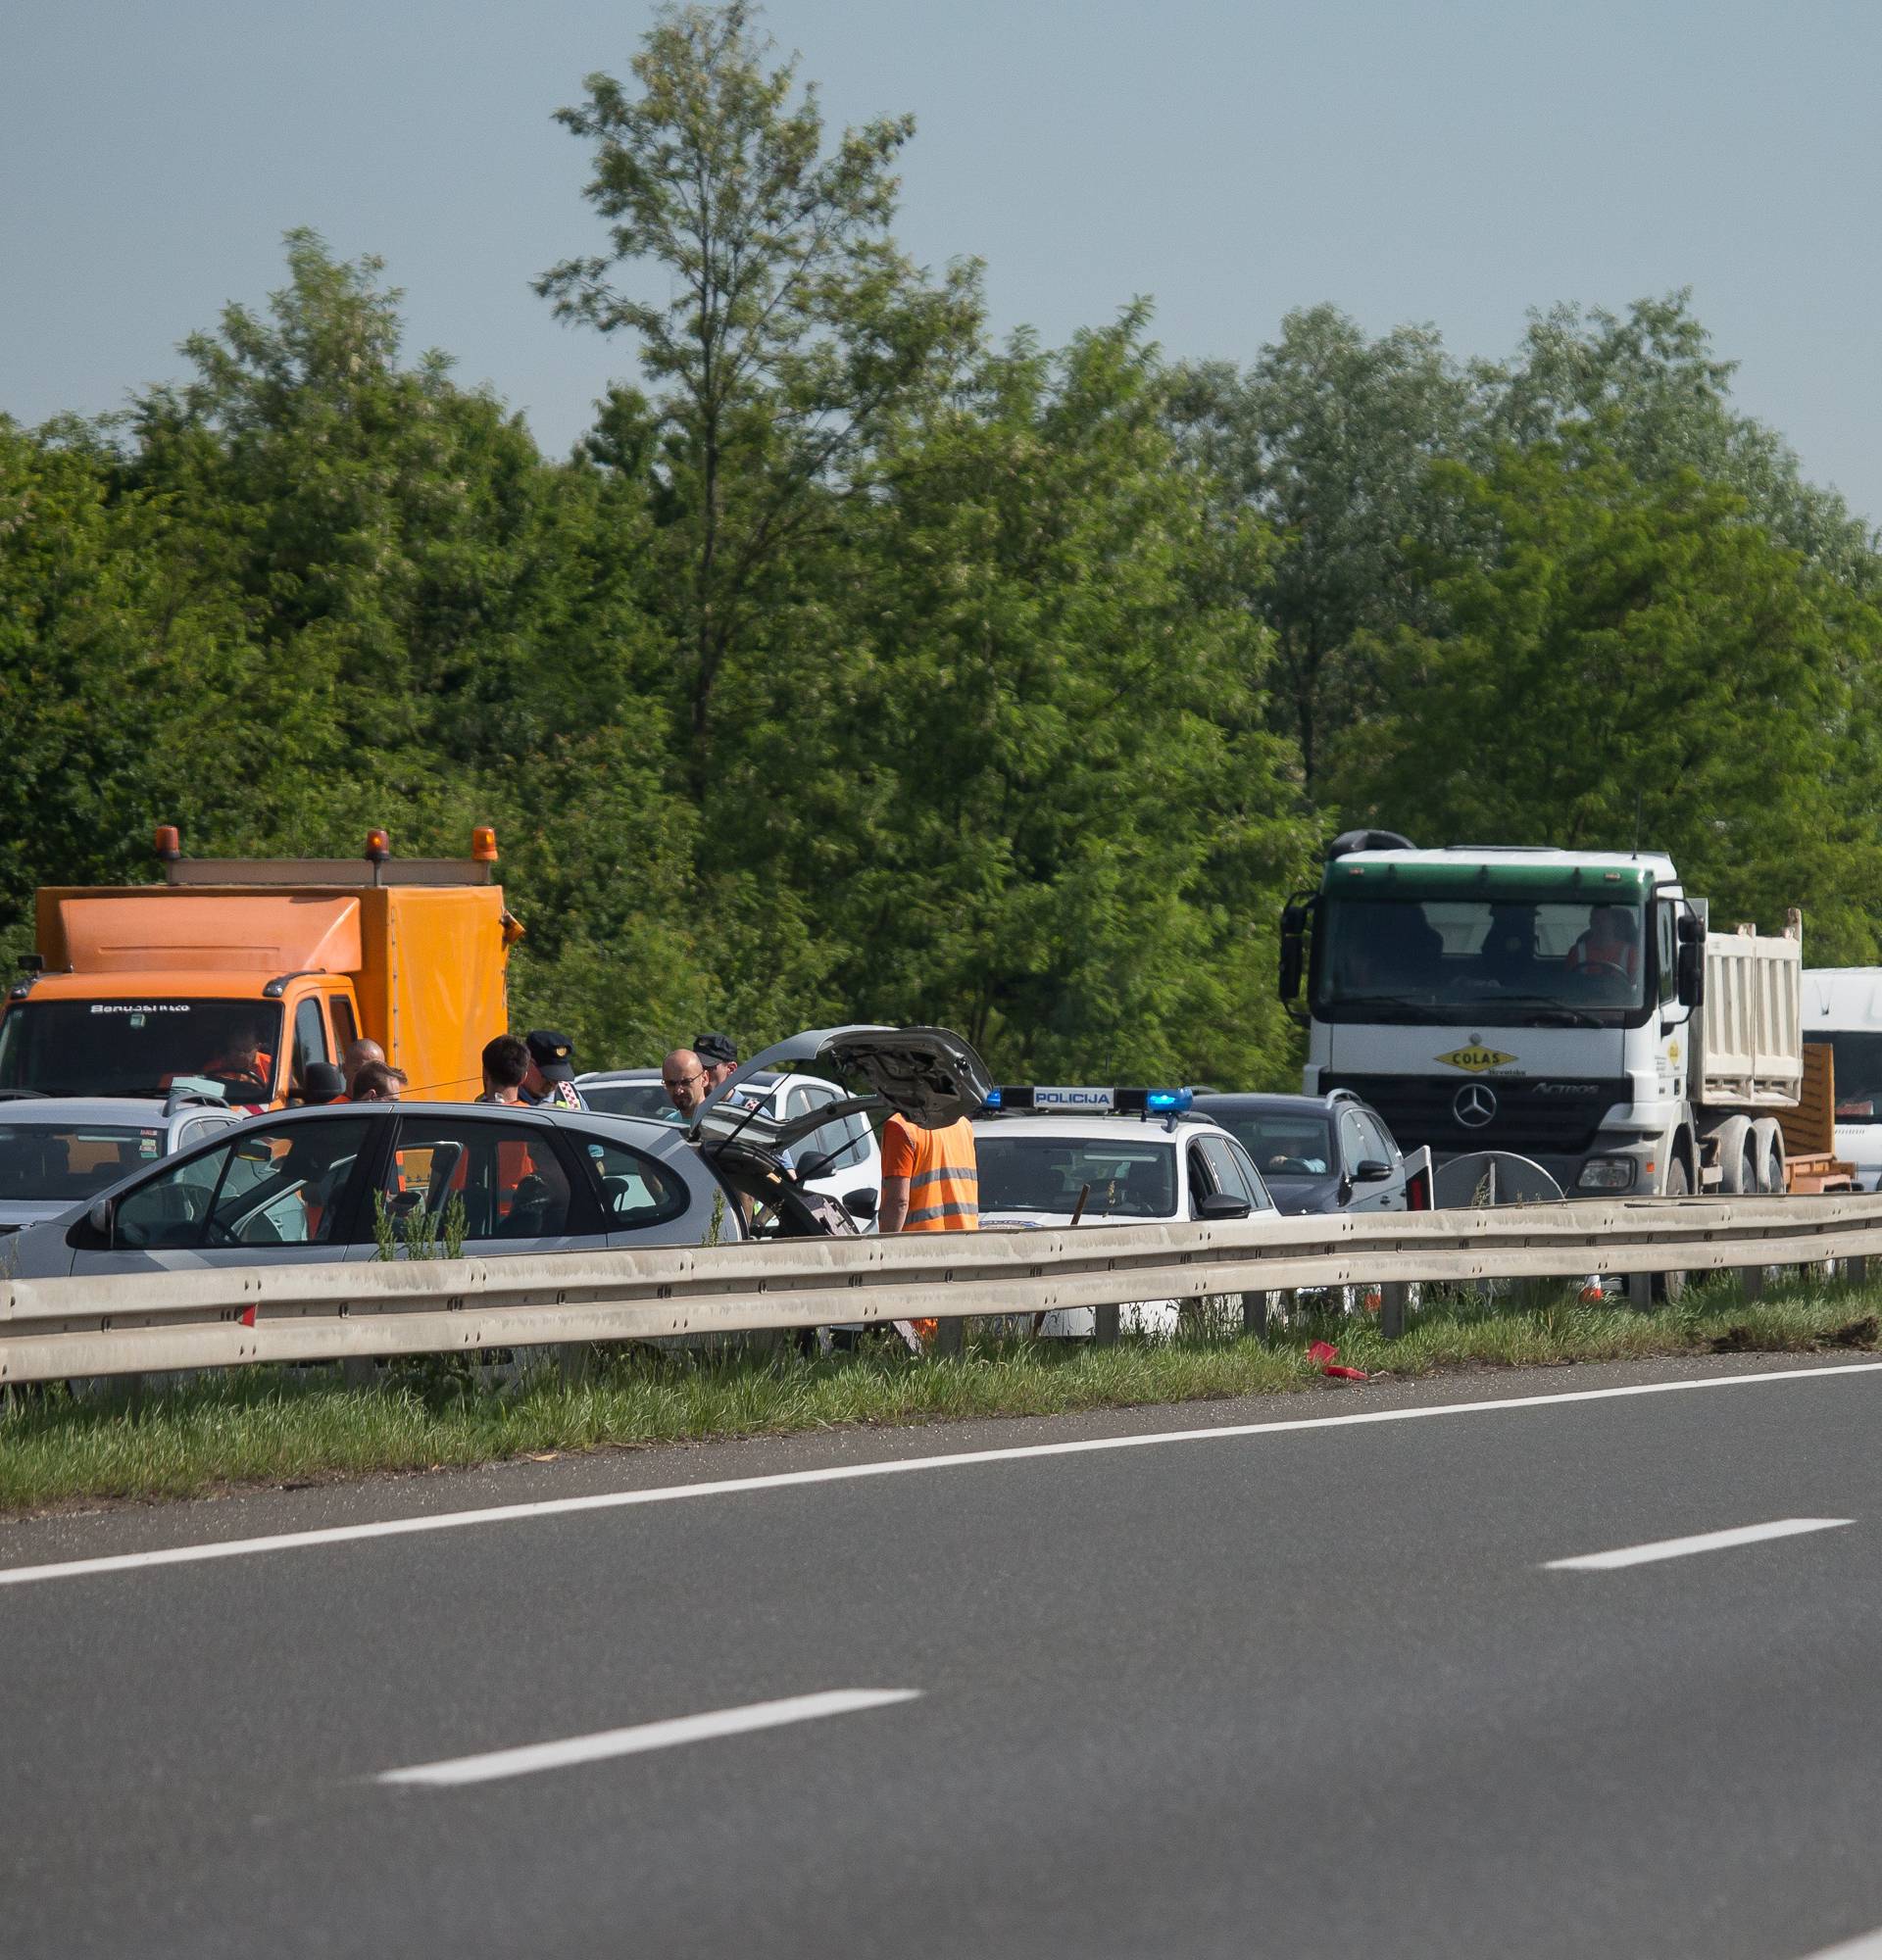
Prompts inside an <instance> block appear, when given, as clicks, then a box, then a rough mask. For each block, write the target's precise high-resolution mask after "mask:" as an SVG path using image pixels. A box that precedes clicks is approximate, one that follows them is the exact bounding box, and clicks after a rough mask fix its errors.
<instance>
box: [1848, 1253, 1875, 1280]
mask: <svg viewBox="0 0 1882 1960" xmlns="http://www.w3.org/2000/svg"><path fill="white" fill-rule="evenodd" d="M1843 1277H1844V1279H1845V1280H1846V1281H1847V1282H1848V1283H1849V1284H1850V1285H1851V1286H1856V1287H1859V1286H1867V1285H1868V1283H1869V1255H1868V1254H1867V1253H1866V1252H1852V1253H1851V1254H1850V1256H1849V1257H1848V1258H1847V1259H1845V1260H1844V1261H1843Z"/></svg>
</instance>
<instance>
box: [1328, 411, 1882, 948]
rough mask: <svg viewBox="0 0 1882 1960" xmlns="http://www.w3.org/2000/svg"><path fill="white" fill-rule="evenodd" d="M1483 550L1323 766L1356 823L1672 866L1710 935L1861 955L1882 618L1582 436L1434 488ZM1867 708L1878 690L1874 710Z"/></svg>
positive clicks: (1871, 939) (1749, 528) (1872, 880)
mask: <svg viewBox="0 0 1882 1960" xmlns="http://www.w3.org/2000/svg"><path fill="white" fill-rule="evenodd" d="M1436 473H1437V474H1438V476H1439V477H1440V479H1441V487H1442V488H1444V489H1445V491H1446V492H1447V494H1449V495H1451V496H1453V497H1455V499H1456V500H1457V503H1458V506H1459V509H1460V511H1461V513H1462V514H1463V515H1464V517H1465V520H1466V521H1467V522H1469V523H1471V524H1473V525H1474V526H1475V527H1476V528H1477V529H1478V531H1479V534H1480V543H1479V547H1478V549H1477V550H1476V551H1475V552H1474V553H1472V554H1471V555H1470V556H1469V557H1468V558H1465V559H1462V560H1460V561H1457V562H1454V563H1453V564H1450V565H1449V566H1441V565H1434V566H1433V567H1432V576H1433V578H1434V581H1435V585H1436V590H1437V592H1438V595H1439V597H1440V598H1441V600H1442V601H1443V603H1444V606H1445V608H1446V611H1447V613H1448V617H1449V622H1450V623H1449V626H1448V628H1447V630H1446V631H1445V633H1443V634H1442V635H1431V634H1421V633H1417V632H1414V631H1412V630H1410V629H1402V630H1401V631H1400V632H1399V634H1398V635H1396V637H1395V639H1394V641H1393V643H1392V645H1391V648H1390V652H1389V655H1388V665H1387V671H1386V681H1387V685H1388V688H1389V694H1390V700H1391V703H1392V706H1391V708H1390V710H1389V711H1387V712H1386V713H1384V714H1382V715H1380V716H1379V717H1377V718H1376V719H1375V720H1373V721H1372V722H1370V723H1369V724H1368V725H1366V726H1364V727H1362V728H1358V729H1355V730H1354V731H1352V733H1351V734H1350V736H1349V737H1348V739H1347V740H1346V742H1345V743H1344V744H1343V746H1342V750H1341V753H1340V756H1339V758H1338V761H1337V765H1336V767H1335V769H1334V771H1333V781H1332V783H1331V785H1330V788H1331V790H1332V792H1333V794H1335V795H1336V796H1338V797H1339V798H1340V800H1341V802H1342V805H1343V807H1344V808H1345V809H1347V810H1349V811H1350V812H1351V813H1352V814H1353V815H1354V816H1356V817H1360V818H1364V819H1367V820H1371V821H1377V822H1382V823H1386V824H1390V825H1391V826H1393V827H1394V828H1399V829H1405V830H1409V831H1410V832H1411V833H1412V834H1413V835H1414V836H1419V837H1421V838H1431V839H1448V838H1473V839H1477V840H1488V841H1506V842H1509V841H1513V842H1521V843H1537V844H1557V845H1561V846H1563V847H1566V848H1571V849H1572V848H1579V849H1584V850H1622V851H1624V850H1627V849H1629V848H1630V846H1631V844H1632V842H1633V839H1634V835H1635V821H1636V810H1637V809H1638V811H1639V813H1640V819H1641V827H1640V841H1641V842H1642V844H1644V845H1646V846H1649V847H1652V848H1655V849H1659V850H1665V851H1669V852H1670V853H1671V854H1672V855H1673V857H1674V858H1675V860H1676V861H1677V862H1678V863H1679V865H1680V868H1681V870H1682V872H1683V873H1684V875H1685V877H1686V879H1687V881H1688V885H1689V889H1691V890H1693V891H1695V892H1700V893H1705V894H1708V895H1709V896H1710V897H1711V898H1712V899H1713V900H1714V901H1715V902H1716V905H1717V908H1718V913H1719V915H1721V916H1723V917H1724V918H1727V919H1731V918H1753V919H1758V920H1760V921H1761V922H1762V923H1763V924H1764V925H1765V926H1766V927H1771V926H1774V925H1775V924H1777V923H1780V922H1781V920H1782V918H1783V914H1784V911H1785V908H1786V907H1789V906H1792V905H1802V906H1803V907H1805V910H1806V912H1807V914H1808V917H1809V919H1810V928H1811V944H1812V947H1813V949H1814V952H1813V957H1815V958H1819V959H1823V960H1826V961H1830V962H1834V961H1837V960H1852V959H1859V958H1864V957H1868V956H1872V955H1873V953H1874V951H1875V948H1876V944H1877V933H1876V918H1875V908H1874V907H1873V905H1872V903H1871V902H1870V900H1869V898H1868V896H1867V895H1868V894H1869V893H1871V892H1872V891H1873V890H1874V889H1875V887H1876V877H1877V873H1878V870H1882V861H1879V860H1878V846H1877V840H1876V837H1875V829H1874V820H1873V816H1872V810H1873V809H1874V804H1875V783H1876V773H1875V753H1874V752H1875V734H1874V731H1875V727H1876V723H1875V718H1874V709H1873V702H1872V698H1865V695H1864V694H1863V693H1862V692H1861V691H1858V689H1857V687H1855V686H1854V685H1853V684H1852V680H1851V673H1852V670H1853V667H1854V668H1860V669H1865V670H1867V671H1869V672H1873V671H1874V670H1875V665H1876V662H1877V657H1878V654H1882V618H1878V617H1877V615H1876V614H1875V613H1873V612H1872V611H1871V610H1870V609H1868V608H1867V607H1866V606H1864V605H1863V604H1862V603H1861V602H1860V601H1859V600H1857V599H1856V598H1855V597H1854V596H1853V595H1852V594H1850V592H1849V591H1848V590H1847V588H1845V587H1843V586H1841V585H1840V584H1838V582H1837V581H1835V580H1833V579H1831V578H1829V577H1827V576H1826V575H1824V574H1823V573H1822V572H1820V571H1819V570H1817V569H1815V568H1813V567H1811V566H1810V565H1808V564H1807V563H1806V562H1805V561H1804V560H1803V559H1802V558H1800V557H1799V556H1798V554H1796V553H1795V552H1792V551H1790V550H1787V549H1786V548H1785V547H1784V546H1783V545H1781V544H1778V543H1777V542H1775V541H1774V540H1773V539H1772V538H1770V536H1769V535H1768V534H1767V533H1766V532H1764V531H1763V530H1762V529H1761V528H1760V527H1759V526H1758V525H1756V524H1753V523H1750V522H1747V521H1746V519H1745V512H1744V506H1743V503H1742V502H1741V500H1739V499H1738V498H1736V497H1735V496H1733V495H1732V494H1731V493H1730V492H1729V491H1727V490H1724V489H1722V488H1720V487H1719V486H1718V485H1716V484H1712V483H1708V482H1706V481H1705V480H1704V479H1702V478H1701V477H1699V476H1698V475H1696V474H1694V473H1692V472H1690V471H1689V472H1684V473H1680V474H1676V475H1672V476H1669V477H1667V478H1664V479H1663V480H1661V481H1659V482H1655V483H1642V482H1641V481H1640V480H1639V479H1638V478H1637V477H1636V476H1635V475H1634V474H1633V473H1632V472H1631V471H1630V470H1628V469H1627V467H1626V466H1625V465H1623V464H1622V463H1621V462H1620V461H1619V460H1618V459H1617V458H1615V457H1614V455H1613V454H1612V452H1611V451H1610V450H1609V449H1607V448H1606V447H1605V446H1604V445H1603V444H1602V443H1601V442H1600V441H1599V440H1598V439H1597V438H1596V437H1595V436H1594V435H1593V434H1592V433H1591V432H1590V431H1588V430H1587V429H1586V428H1585V427H1577V426H1575V425H1572V424H1571V425H1569V426H1568V427H1566V428H1565V429H1564V431H1563V435H1562V438H1561V440H1560V441H1559V442H1539V443H1536V444H1534V445H1533V446H1531V447H1530V448H1529V449H1527V450H1520V451H1519V450H1514V449H1508V450H1505V451H1504V452H1503V453H1502V455H1501V456H1500V457H1499V458H1498V460H1497V461H1496V463H1495V464H1494V466H1492V467H1491V468H1490V469H1488V470H1487V471H1485V472H1482V473H1475V472H1470V471H1467V470H1465V469H1463V468H1462V467H1461V466H1458V465H1455V464H1449V465H1439V466H1436ZM1870 696H1871V697H1872V690H1870Z"/></svg>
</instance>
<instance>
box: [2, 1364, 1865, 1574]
mask: <svg viewBox="0 0 1882 1960" xmlns="http://www.w3.org/2000/svg"><path fill="white" fill-rule="evenodd" d="M1878 1371H1882V1361H1845V1362H1840V1363H1833V1364H1831V1365H1830V1366H1827V1367H1820V1368H1779V1369H1769V1370H1765V1371H1763V1372H1760V1373H1758V1374H1756V1375H1704V1376H1701V1377H1699V1378H1698V1379H1697V1380H1694V1381H1686V1382H1637V1383H1634V1384H1632V1385H1631V1386H1629V1387H1626V1388H1618V1389H1570V1390H1567V1391H1565V1392H1563V1393H1560V1394H1554V1395H1542V1396H1505V1397H1499V1398H1497V1399H1496V1400H1493V1401H1479V1402H1430V1403H1426V1404H1425V1405H1424V1406H1422V1407H1419V1408H1400V1409H1366V1410H1361V1411H1356V1412H1355V1413H1353V1414H1351V1415H1319V1416H1299V1417H1296V1418H1294V1419H1293V1420H1291V1421H1288V1420H1283V1421H1279V1422H1242V1423H1225V1424H1222V1425H1220V1426H1219V1427H1216V1428H1213V1429H1166V1430H1159V1431H1155V1432H1153V1433H1151V1434H1148V1435H1140V1436H1095V1437H1085V1438H1081V1439H1080V1440H1079V1441H1077V1442H1075V1443H1026V1444H1015V1445H1014V1446H1012V1447H1010V1448H1006V1449H963V1450H958V1451H956V1452H955V1453H954V1454H952V1455H941V1456H900V1457H890V1458H888V1459H887V1460H885V1461H882V1462H876V1463H837V1464H831V1465H829V1466H827V1467H826V1468H824V1469H821V1470H783V1471H778V1472H776V1473H775V1474H773V1475H771V1476H768V1477H726V1478H721V1479H719V1480H718V1481H717V1482H714V1483H701V1484H664V1485H660V1486H658V1487H656V1488H655V1489H653V1490H650V1491H603V1492H597V1493H595V1494H594V1495H589V1496H585V1497H545V1498H541V1499H539V1500H538V1501H536V1502H533V1503H526V1504H492V1505H490V1506H489V1507H487V1508H486V1509H483V1510H476V1511H438V1512H433V1513H430V1514H429V1515H426V1516H421V1517H412V1518H382V1519H380V1520H378V1521H377V1522H376V1523H373V1524H364V1525H326V1526H323V1527H322V1528H320V1529H319V1530H315V1531H297V1532H278V1533H275V1534H274V1535H273V1536H272V1537H269V1538H235V1539H221V1540H211V1541H210V1542H208V1543H207V1544H176V1545H168V1546H166V1547H165V1548H164V1549H162V1550H161V1551H122V1552H114V1553H111V1554H109V1555H107V1556H104V1557H99V1558H66V1559H60V1560H58V1561H57V1562H55V1563H53V1564H51V1565H16V1566H13V1567H10V1568H0V1587H5V1586H31V1585H36V1584H37V1583H38V1582H39V1581H41V1580H47V1579H82V1578H86V1577H89V1576H91V1575H93V1574H96V1573H101V1572H138V1571H142V1570H144V1569H146V1568H148V1567H151V1566H158V1565H193V1564H197V1563H199V1562H201V1561H202V1560H204V1559H211V1558H247V1557H250V1556H252V1555H254V1554H255V1553H257V1552H265V1551H295V1550H301V1549H304V1548H306V1547H308V1546H312V1545H320V1544H352V1543H354V1542H355V1541H356V1540H359V1539H372V1538H404V1537H407V1536H409V1535H411V1534H413V1533H417V1532H437V1531H457V1530H459V1529H461V1528H462V1527H464V1526H466V1525H486V1524H508V1523H515V1522H520V1520H522V1519H525V1518H554V1517H566V1516H569V1515H571V1514H572V1513H574V1512H577V1511H607V1510H619V1509H626V1508H629V1507H631V1506H633V1505H637V1504H668V1503H678V1502H680V1501H682V1500H684V1499H687V1498H692V1497H729V1496H734V1495H739V1494H741V1493H743V1492H747V1491H787V1490H792V1489H795V1488H797V1487H799V1486H802V1485H806V1484H849V1483H856V1482H858V1481H860V1480H862V1479H864V1478H868V1477H901V1476H908V1475H912V1474H914V1473H915V1472H916V1471H920V1470H961V1469H966V1468H969V1467H971V1466H973V1465H975V1464H981V1463H1020V1462H1024V1461H1026V1460H1028V1459H1030V1458H1035V1457H1047V1456H1083V1455H1088V1454H1093V1453H1096V1452H1098V1451H1101V1450H1112V1449H1153V1448H1157V1447H1159V1446H1163V1445H1164V1444H1175V1443H1226V1442H1231V1441H1234V1440H1236V1439H1239V1438H1242V1437H1249V1436H1289V1435H1300V1436H1305V1435H1310V1434H1314V1433H1317V1432H1318V1431H1321V1430H1327V1429H1355V1428H1361V1427H1363V1426H1364V1425H1366V1424H1369V1423H1384V1422H1423V1421H1427V1420H1431V1419H1435V1418H1436V1417H1439V1416H1448V1415H1494V1414H1498V1413H1500V1412H1502V1411H1505V1410H1508V1409H1541V1408H1562V1407H1567V1406H1569V1405H1570V1404H1572V1403H1576V1402H1602V1401H1616V1400H1620V1399H1622V1398H1624V1397H1630V1396H1675V1395H1685V1394H1688V1393H1690V1392H1693V1391H1697V1390H1701V1389H1748V1388H1757V1387H1759V1386H1762V1385H1764V1384H1767V1383H1777V1382H1813V1381H1823V1380H1826V1379H1829V1378H1831V1377H1835V1376H1844V1375H1872V1374H1875V1373H1877V1372H1878Z"/></svg>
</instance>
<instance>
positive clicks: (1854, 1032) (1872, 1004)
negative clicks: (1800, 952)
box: [1804, 966, 1882, 1191]
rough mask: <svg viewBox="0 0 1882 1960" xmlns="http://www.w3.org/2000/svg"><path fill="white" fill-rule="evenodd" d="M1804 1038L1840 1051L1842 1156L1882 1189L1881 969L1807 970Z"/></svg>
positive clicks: (1859, 1178) (1864, 1187)
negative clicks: (1825, 1043)
mask: <svg viewBox="0 0 1882 1960" xmlns="http://www.w3.org/2000/svg"><path fill="white" fill-rule="evenodd" d="M1804 1039H1805V1040H1806V1041H1807V1042H1808V1041H1827V1042H1828V1043H1829V1044H1830V1046H1831V1047H1832V1048H1833V1049H1834V1050H1835V1052H1836V1153H1837V1155H1838V1156H1840V1157H1841V1158H1843V1159H1844V1161H1845V1162H1847V1163H1852V1164H1854V1165H1855V1166H1856V1188H1857V1190H1858V1191H1875V1190H1878V1189H1882V966H1815V967H1807V968H1806V969H1805V973H1804Z"/></svg>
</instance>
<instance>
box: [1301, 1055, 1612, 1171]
mask: <svg viewBox="0 0 1882 1960" xmlns="http://www.w3.org/2000/svg"><path fill="white" fill-rule="evenodd" d="M1472 1085H1475V1086H1476V1087H1478V1088H1482V1089H1487V1090H1489V1092H1490V1094H1491V1095H1492V1096H1494V1097H1495V1098H1496V1104H1497V1106H1496V1110H1495V1113H1494V1114H1493V1115H1492V1116H1491V1118H1490V1120H1489V1121H1488V1122H1487V1123H1482V1124H1477V1125H1474V1126H1473V1125H1471V1124H1467V1123H1463V1122H1461V1121H1460V1120H1459V1118H1458V1112H1457V1099H1458V1092H1459V1091H1460V1090H1462V1089H1467V1088H1469V1087H1471V1086H1472ZM1320 1087H1321V1089H1322V1090H1327V1089H1351V1090H1352V1091H1353V1092H1354V1093H1355V1094H1356V1095H1358V1096H1361V1097H1363V1098H1364V1100H1365V1101H1366V1102H1368V1103H1371V1105H1372V1106H1373V1108H1375V1109H1376V1110H1377V1111H1378V1112H1379V1114H1380V1115H1381V1116H1383V1117H1384V1118H1385V1122H1386V1127H1387V1128H1388V1129H1389V1130H1390V1131H1391V1132H1392V1134H1393V1136H1394V1137H1395V1138H1396V1139H1397V1140H1398V1144H1399V1148H1400V1149H1401V1150H1416V1149H1417V1147H1418V1146H1419V1145H1420V1144H1429V1145H1430V1146H1431V1148H1432V1149H1433V1150H1434V1151H1438V1152H1446V1151H1515V1152H1519V1153H1520V1154H1521V1155H1523V1156H1551V1155H1560V1156H1568V1155H1573V1154H1574V1153H1576V1152H1581V1151H1585V1150H1586V1149H1587V1148H1588V1146H1589V1145H1590V1144H1592V1143H1593V1142H1594V1140H1595V1133H1596V1132H1597V1131H1598V1130H1599V1129H1600V1128H1601V1119H1602V1117H1603V1116H1605V1115H1606V1114H1607V1113H1608V1111H1609V1110H1610V1108H1612V1106H1613V1105H1614V1104H1615V1103H1626V1102H1628V1101H1630V1100H1631V1092H1630V1090H1629V1088H1628V1085H1627V1082H1626V1080H1625V1078H1624V1077H1623V1078H1620V1079H1618V1080H1615V1081H1611V1082H1594V1081H1589V1080H1586V1079H1578V1080H1576V1081H1574V1082H1547V1081H1530V1080H1525V1079H1518V1078H1515V1077H1511V1076H1507V1075H1465V1076H1456V1075H1453V1076H1446V1077H1444V1078H1443V1079H1439V1078H1438V1077H1435V1076H1432V1077H1421V1076H1404V1075H1331V1074H1328V1075H1322V1076H1321V1078H1320Z"/></svg>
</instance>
